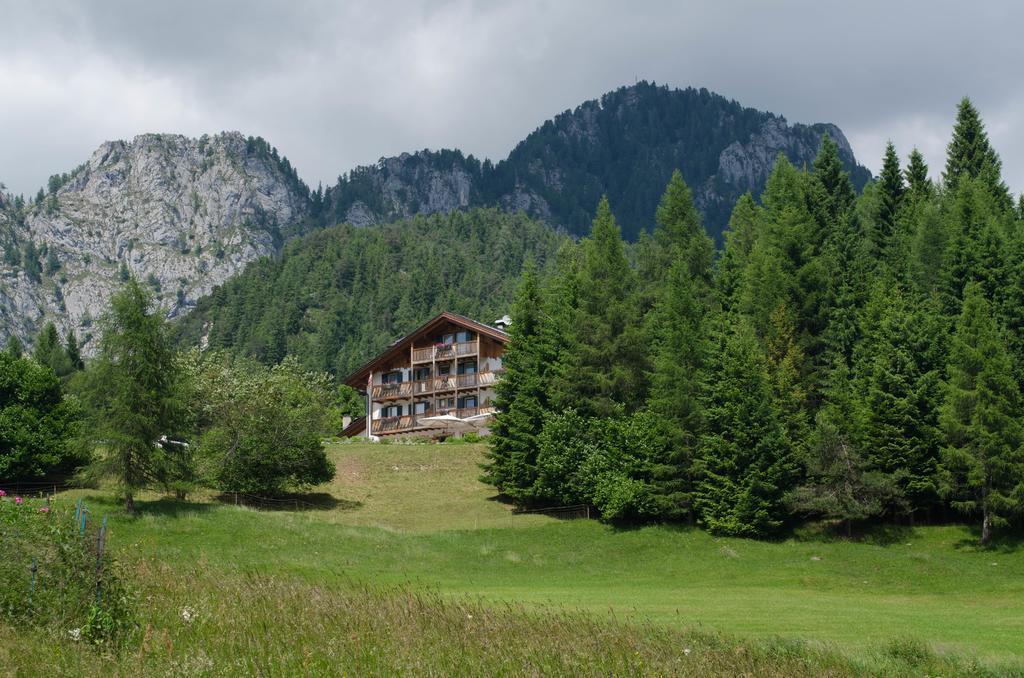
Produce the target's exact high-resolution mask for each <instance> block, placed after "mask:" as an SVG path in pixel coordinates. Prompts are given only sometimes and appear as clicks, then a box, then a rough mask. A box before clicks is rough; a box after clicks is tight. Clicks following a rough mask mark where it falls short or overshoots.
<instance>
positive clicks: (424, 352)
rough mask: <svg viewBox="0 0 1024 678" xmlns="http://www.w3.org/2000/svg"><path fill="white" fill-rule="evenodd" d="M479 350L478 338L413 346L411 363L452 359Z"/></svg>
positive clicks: (472, 353) (474, 353)
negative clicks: (451, 342) (452, 342)
mask: <svg viewBox="0 0 1024 678" xmlns="http://www.w3.org/2000/svg"><path fill="white" fill-rule="evenodd" d="M479 352H480V340H479V339H474V340H473V341H460V342H457V343H454V344H437V345H435V346H422V347H413V349H412V361H413V363H429V362H432V361H435V360H436V361H443V360H454V359H455V358H462V357H463V356H471V355H476V354H477V353H479Z"/></svg>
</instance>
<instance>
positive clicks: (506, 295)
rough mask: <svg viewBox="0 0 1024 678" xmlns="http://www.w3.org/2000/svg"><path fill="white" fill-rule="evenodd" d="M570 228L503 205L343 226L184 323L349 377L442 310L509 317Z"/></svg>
mask: <svg viewBox="0 0 1024 678" xmlns="http://www.w3.org/2000/svg"><path fill="white" fill-rule="evenodd" d="M564 238H565V236H562V235H559V234H557V233H555V231H553V230H552V229H551V228H549V227H548V226H547V225H546V224H543V223H541V222H539V221H536V220H534V219H530V218H529V217H526V216H525V215H523V214H521V213H519V214H509V213H507V212H504V211H501V210H498V209H494V208H490V209H471V210H468V211H454V212H449V213H447V214H433V215H429V216H424V215H418V216H415V217H412V218H410V219H408V220H403V221H398V222H393V223H390V224H384V225H381V226H379V227H377V228H360V227H356V226H352V225H349V224H341V225H338V226H333V227H331V228H327V229H323V230H321V231H317V232H314V233H311V234H309V235H306V236H305V237H303V238H298V239H296V240H293V241H292V242H290V243H288V244H287V245H286V246H285V248H284V251H283V252H282V254H281V256H280V257H279V258H277V259H273V260H271V259H265V260H263V261H260V262H257V263H255V264H251V265H250V266H249V267H248V268H247V269H246V270H245V272H244V273H242V274H241V275H238V276H236V277H234V278H232V279H231V280H229V281H227V282H226V283H225V284H224V285H222V286H220V287H218V288H217V289H216V290H214V292H213V294H211V295H210V296H209V297H206V298H204V299H202V300H200V301H199V303H198V305H197V306H196V308H195V310H193V311H192V312H191V313H190V314H189V315H187V316H185V317H184V318H182V319H181V320H180V321H179V322H177V323H175V326H174V327H175V331H176V332H177V334H178V340H179V343H180V344H181V345H182V346H195V345H205V346H208V347H210V348H221V349H225V350H228V351H231V352H234V353H237V354H244V355H251V356H254V357H256V358H257V359H259V360H262V361H264V362H267V363H275V362H277V361H279V360H280V359H281V358H283V357H284V356H285V355H293V356H296V357H297V358H298V359H299V360H301V361H302V362H303V364H304V365H305V366H306V367H308V368H310V369H314V370H324V371H328V372H331V373H333V374H336V375H339V376H344V375H346V374H348V373H349V372H350V371H351V370H352V369H354V368H355V367H357V366H358V365H359V364H361V363H362V362H363V361H365V360H366V359H367V358H369V357H371V356H373V355H374V354H375V353H377V352H378V351H379V350H380V347H381V346H386V345H387V344H388V342H390V341H392V340H394V339H395V338H396V337H399V336H402V335H403V334H406V333H407V332H409V331H410V330H412V329H414V328H415V327H416V326H417V325H419V324H420V323H421V322H422V321H423V319H424V318H426V317H428V316H430V315H431V314H435V313H440V312H441V311H454V312H456V313H462V314H464V315H468V316H470V317H473V318H478V319H480V320H482V321H484V322H490V321H491V320H494V319H496V318H500V317H501V316H502V315H504V314H505V313H507V312H508V310H509V306H510V304H511V301H512V296H513V294H514V292H515V288H516V285H517V284H518V281H519V274H520V273H521V271H522V269H523V264H524V262H525V261H526V260H527V259H531V260H533V261H534V262H536V263H537V265H538V266H541V267H543V266H545V265H546V262H547V261H549V260H550V258H551V256H552V255H553V254H554V253H555V252H556V251H557V250H558V247H559V245H560V244H561V242H562V241H563V240H564Z"/></svg>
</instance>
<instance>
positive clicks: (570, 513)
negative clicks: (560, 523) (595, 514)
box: [513, 504, 590, 520]
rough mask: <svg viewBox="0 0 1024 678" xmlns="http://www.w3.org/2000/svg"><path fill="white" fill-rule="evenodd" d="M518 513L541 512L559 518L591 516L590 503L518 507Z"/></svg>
mask: <svg viewBox="0 0 1024 678" xmlns="http://www.w3.org/2000/svg"><path fill="white" fill-rule="evenodd" d="M513 513H516V514H520V515H521V514H539V515H544V516H550V517H552V518H558V519H559V520H576V519H579V518H590V505H589V504H574V505H572V506H551V507H548V508H538V509H516V510H514V511H513Z"/></svg>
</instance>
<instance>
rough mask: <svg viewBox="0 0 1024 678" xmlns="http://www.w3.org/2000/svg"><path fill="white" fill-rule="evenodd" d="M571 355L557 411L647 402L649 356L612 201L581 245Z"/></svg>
mask: <svg viewBox="0 0 1024 678" xmlns="http://www.w3.org/2000/svg"><path fill="white" fill-rule="evenodd" d="M581 250H582V256H581V261H580V265H579V271H578V273H577V274H576V278H577V280H576V284H575V287H576V296H577V300H576V308H575V309H572V310H571V322H570V326H569V328H568V329H569V331H570V335H571V338H570V339H569V342H570V344H571V350H566V351H563V352H562V355H561V356H560V359H559V365H558V372H559V377H560V380H561V383H562V386H563V388H562V389H560V391H561V392H560V393H559V394H558V396H559V398H558V402H556V405H557V406H559V407H560V408H562V409H569V408H574V409H577V410H578V411H579V412H580V413H581V414H582V415H584V416H601V417H606V416H610V415H612V414H614V413H616V412H618V411H619V408H621V407H625V408H626V409H627V410H630V411H632V410H635V409H636V408H638V407H639V406H640V405H641V404H642V403H643V400H644V398H645V396H646V384H645V378H646V374H647V369H646V360H647V350H646V345H645V343H644V341H643V332H642V328H641V326H640V323H639V319H638V317H637V315H638V314H637V304H636V303H635V284H634V274H633V271H632V269H631V268H630V266H629V262H628V261H627V259H626V252H625V246H624V244H623V242H622V237H621V235H620V233H619V227H618V225H617V224H616V223H615V217H614V216H613V215H612V211H611V208H610V207H609V205H608V200H607V199H605V198H602V199H601V202H600V203H599V204H598V208H597V216H596V217H595V218H594V225H593V229H592V231H591V234H590V237H588V238H587V239H586V240H584V241H583V243H582V244H581Z"/></svg>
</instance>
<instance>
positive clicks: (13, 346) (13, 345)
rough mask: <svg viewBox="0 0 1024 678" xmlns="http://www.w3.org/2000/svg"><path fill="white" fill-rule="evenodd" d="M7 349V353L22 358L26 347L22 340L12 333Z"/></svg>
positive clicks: (8, 339) (8, 338)
mask: <svg viewBox="0 0 1024 678" xmlns="http://www.w3.org/2000/svg"><path fill="white" fill-rule="evenodd" d="M5 350H6V352H7V355H9V356H11V357H12V358H20V357H21V356H22V354H23V353H24V352H25V347H24V346H22V344H21V340H20V339H18V337H16V336H14V335H13V334H12V335H10V336H8V337H7V348H6V349H5Z"/></svg>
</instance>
